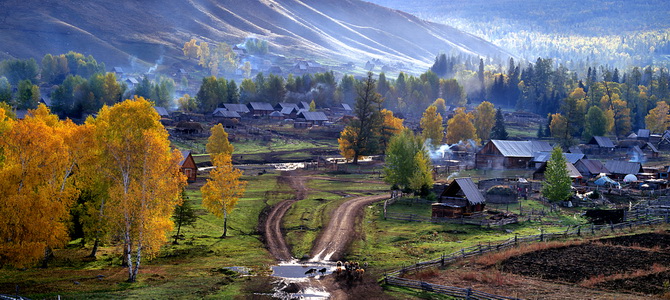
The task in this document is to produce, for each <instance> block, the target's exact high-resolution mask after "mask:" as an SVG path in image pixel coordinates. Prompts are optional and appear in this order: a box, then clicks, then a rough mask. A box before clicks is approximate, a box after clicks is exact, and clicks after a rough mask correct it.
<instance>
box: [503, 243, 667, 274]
mask: <svg viewBox="0 0 670 300" xmlns="http://www.w3.org/2000/svg"><path fill="white" fill-rule="evenodd" d="M653 264H659V265H662V266H670V254H668V253H659V252H653V251H646V250H640V249H631V248H624V247H617V246H609V245H598V244H592V243H587V244H582V245H575V246H566V247H559V248H553V249H546V250H541V251H536V252H531V253H527V254H523V255H519V256H515V257H512V258H509V259H506V260H504V261H503V262H502V263H501V270H502V271H504V272H510V273H514V274H519V275H523V276H529V277H535V278H540V279H545V280H556V281H563V282H570V283H578V282H580V281H582V280H584V279H587V278H591V277H595V276H599V275H604V276H608V275H612V274H617V273H630V272H633V271H635V270H646V269H649V268H650V267H651V266H652V265H653Z"/></svg>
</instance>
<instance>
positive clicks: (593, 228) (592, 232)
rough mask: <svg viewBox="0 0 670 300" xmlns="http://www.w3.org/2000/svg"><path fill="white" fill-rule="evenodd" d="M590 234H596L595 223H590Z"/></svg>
mask: <svg viewBox="0 0 670 300" xmlns="http://www.w3.org/2000/svg"><path fill="white" fill-rule="evenodd" d="M591 234H593V235H595V234H596V228H595V225H593V224H591Z"/></svg>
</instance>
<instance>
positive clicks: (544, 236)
mask: <svg viewBox="0 0 670 300" xmlns="http://www.w3.org/2000/svg"><path fill="white" fill-rule="evenodd" d="M661 223H670V218H669V217H668V215H665V216H664V217H663V218H658V217H656V218H654V217H649V218H647V219H640V220H636V221H629V222H624V223H619V224H609V225H593V224H591V225H584V226H571V227H568V228H567V229H566V230H565V231H560V232H554V233H545V232H543V231H541V232H540V234H537V235H529V236H522V237H519V236H515V237H514V238H510V239H507V240H505V241H502V242H499V243H496V244H491V243H488V244H479V245H475V246H471V247H467V248H462V249H461V250H458V251H456V252H453V253H451V254H448V255H442V256H441V257H439V258H436V259H433V260H429V261H424V262H419V263H416V264H413V265H410V266H407V267H402V268H400V269H398V270H395V271H392V272H390V273H387V274H386V275H385V276H384V283H386V284H390V285H397V286H403V287H408V288H417V289H422V290H424V291H428V290H426V288H427V287H430V288H431V289H432V290H430V291H431V292H434V293H440V294H445V295H449V296H453V297H461V298H464V299H484V300H489V299H516V298H509V297H504V296H498V295H492V294H487V293H484V292H479V291H475V290H472V289H464V288H459V287H450V286H440V285H434V284H429V283H426V282H422V281H418V280H412V279H406V278H402V276H403V275H404V274H406V273H408V272H415V271H419V270H422V269H425V268H432V267H445V266H447V265H449V264H452V263H454V262H456V261H458V260H461V259H465V258H468V257H473V256H478V255H482V254H485V253H489V252H493V251H500V250H504V249H508V248H512V247H515V246H516V245H518V244H520V243H530V242H537V241H540V242H541V241H547V240H551V239H556V238H561V237H567V236H570V235H577V236H581V235H582V234H588V233H590V234H593V235H595V234H596V232H600V231H605V230H610V231H612V232H615V231H616V230H624V229H626V228H628V229H632V228H633V227H636V226H644V225H647V226H648V225H655V224H661Z"/></svg>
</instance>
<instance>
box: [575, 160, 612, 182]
mask: <svg viewBox="0 0 670 300" xmlns="http://www.w3.org/2000/svg"><path fill="white" fill-rule="evenodd" d="M574 166H575V168H577V170H578V171H579V173H580V174H582V177H584V178H594V177H596V176H598V175H600V174H602V173H605V174H609V171H608V170H607V169H606V168H605V166H604V165H603V164H602V163H601V162H600V161H597V160H592V159H580V160H579V161H577V162H576V163H575V164H574Z"/></svg>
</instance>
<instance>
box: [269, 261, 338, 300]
mask: <svg viewBox="0 0 670 300" xmlns="http://www.w3.org/2000/svg"><path fill="white" fill-rule="evenodd" d="M324 269H325V270H324ZM333 270H335V263H331V262H314V261H309V262H299V261H291V262H283V263H280V264H279V265H276V266H272V276H273V277H275V278H277V281H276V282H275V293H274V294H273V295H272V297H274V298H277V299H310V300H312V299H313V300H316V299H328V298H329V297H330V293H328V292H327V291H326V290H325V288H324V287H323V285H321V284H320V282H319V280H321V279H322V278H323V277H324V276H327V275H329V274H332V273H333ZM319 271H324V272H323V273H321V272H319Z"/></svg>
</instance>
